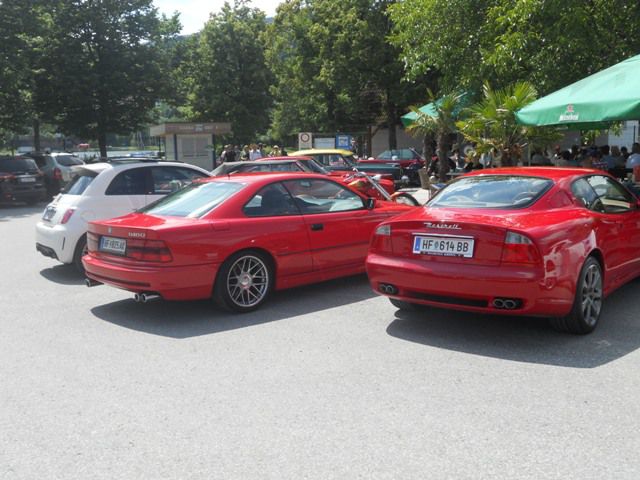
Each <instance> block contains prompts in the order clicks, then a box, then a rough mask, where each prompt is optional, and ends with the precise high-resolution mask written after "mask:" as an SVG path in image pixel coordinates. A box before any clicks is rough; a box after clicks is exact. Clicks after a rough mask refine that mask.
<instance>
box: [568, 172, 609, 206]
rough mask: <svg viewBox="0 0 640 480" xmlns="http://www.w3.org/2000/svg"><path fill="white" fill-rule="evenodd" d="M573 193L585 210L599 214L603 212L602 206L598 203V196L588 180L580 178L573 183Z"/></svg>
mask: <svg viewBox="0 0 640 480" xmlns="http://www.w3.org/2000/svg"><path fill="white" fill-rule="evenodd" d="M571 191H572V192H573V194H574V195H575V197H576V198H577V199H578V200H580V202H582V204H583V205H584V206H585V208H588V209H589V210H595V211H599V212H601V211H602V206H601V205H600V202H599V201H598V195H597V194H596V192H595V190H594V189H593V188H592V187H591V185H589V182H587V180H586V179H584V178H580V179H578V180H576V181H575V182H573V184H572V185H571Z"/></svg>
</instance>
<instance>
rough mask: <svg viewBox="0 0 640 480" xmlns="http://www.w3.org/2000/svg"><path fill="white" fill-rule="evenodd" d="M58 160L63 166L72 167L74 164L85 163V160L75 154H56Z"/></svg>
mask: <svg viewBox="0 0 640 480" xmlns="http://www.w3.org/2000/svg"><path fill="white" fill-rule="evenodd" d="M55 158H56V162H58V163H59V164H60V165H62V166H63V167H71V166H73V165H83V164H84V162H83V161H82V160H80V157H76V156H75V155H56V157H55Z"/></svg>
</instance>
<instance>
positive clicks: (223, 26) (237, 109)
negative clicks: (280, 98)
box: [183, 0, 271, 143]
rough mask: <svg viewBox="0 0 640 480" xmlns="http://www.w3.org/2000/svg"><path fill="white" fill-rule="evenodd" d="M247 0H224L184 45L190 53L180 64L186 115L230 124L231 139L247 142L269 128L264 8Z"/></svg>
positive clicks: (269, 104)
mask: <svg viewBox="0 0 640 480" xmlns="http://www.w3.org/2000/svg"><path fill="white" fill-rule="evenodd" d="M248 4H249V2H248V1H245V0H236V1H235V3H234V4H233V6H230V5H229V4H228V3H225V5H224V7H223V8H222V11H221V12H220V13H219V14H216V15H212V16H211V18H210V20H209V21H208V22H207V24H206V25H205V27H204V29H203V31H202V32H201V33H200V34H199V35H197V36H195V37H194V38H193V40H191V41H190V43H189V44H188V45H189V47H191V48H192V49H193V50H192V54H191V55H187V57H186V59H185V60H186V62H185V64H184V66H183V72H184V73H185V78H186V84H185V87H184V88H185V90H186V91H187V92H188V94H187V102H186V103H187V105H186V108H185V109H184V112H185V113H186V115H187V116H188V117H189V118H190V119H192V120H197V121H228V122H231V127H232V129H233V137H234V139H235V140H236V141H238V142H242V143H246V142H249V141H253V140H255V137H256V135H257V134H258V133H259V132H263V131H265V130H266V129H267V127H268V124H269V108H270V106H271V97H270V94H269V84H270V82H271V74H270V71H269V69H268V68H267V65H266V62H265V57H264V47H263V45H262V43H261V40H260V35H261V33H262V32H263V31H264V30H265V27H266V19H265V15H264V13H263V12H261V11H260V10H257V9H252V8H249V6H248Z"/></svg>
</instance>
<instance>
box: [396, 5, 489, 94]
mask: <svg viewBox="0 0 640 480" xmlns="http://www.w3.org/2000/svg"><path fill="white" fill-rule="evenodd" d="M495 1H496V0H405V1H403V2H397V3H395V4H394V5H391V6H390V7H389V16H390V18H391V20H392V21H393V32H392V35H391V36H390V40H391V42H392V43H393V44H394V45H395V46H396V47H397V48H398V49H399V51H400V55H401V59H402V61H403V62H404V63H405V64H406V66H407V73H408V76H409V77H410V78H416V77H419V76H420V75H424V74H425V73H427V72H431V71H433V70H436V71H437V72H438V74H439V75H440V76H441V78H440V87H441V88H442V89H443V90H445V91H454V90H459V91H469V92H475V91H479V89H480V87H481V85H482V80H483V79H484V78H486V76H487V73H486V71H485V70H486V68H485V64H484V63H483V58H482V52H481V50H480V45H481V38H482V37H481V33H482V29H483V26H484V22H485V19H486V12H487V9H488V8H489V7H490V6H492V5H493V4H494V3H495Z"/></svg>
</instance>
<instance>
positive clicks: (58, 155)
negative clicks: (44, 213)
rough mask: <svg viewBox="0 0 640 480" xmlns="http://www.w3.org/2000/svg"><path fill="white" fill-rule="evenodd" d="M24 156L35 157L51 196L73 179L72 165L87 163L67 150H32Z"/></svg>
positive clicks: (48, 193)
mask: <svg viewBox="0 0 640 480" xmlns="http://www.w3.org/2000/svg"><path fill="white" fill-rule="evenodd" d="M24 156H25V157H30V158H33V159H34V160H35V161H36V163H37V164H38V168H40V170H41V171H42V173H44V181H45V186H46V187H47V195H48V196H49V198H51V197H53V196H55V195H57V194H58V193H60V190H61V189H62V188H63V187H64V186H65V185H66V184H67V183H68V182H69V180H71V167H73V166H75V165H84V163H85V162H84V161H83V160H82V159H81V158H80V157H78V156H76V155H73V154H71V153H66V152H52V153H39V152H30V153H26V154H24Z"/></svg>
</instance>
